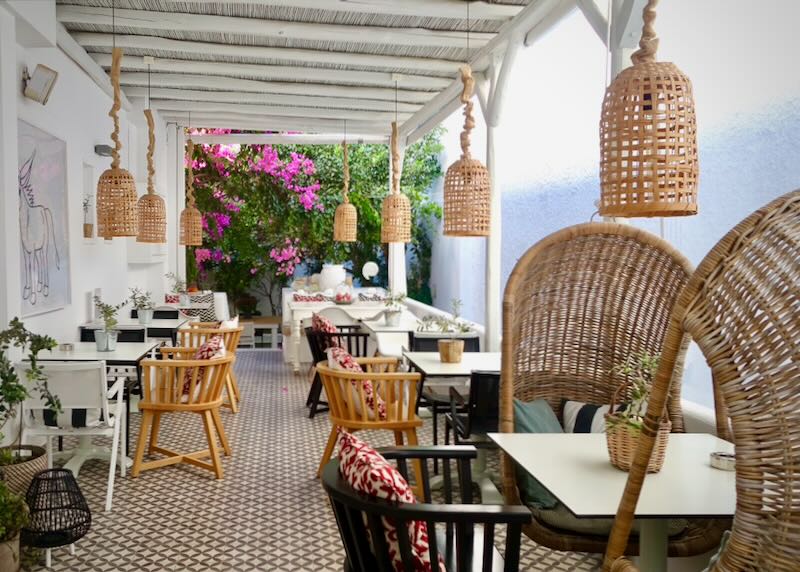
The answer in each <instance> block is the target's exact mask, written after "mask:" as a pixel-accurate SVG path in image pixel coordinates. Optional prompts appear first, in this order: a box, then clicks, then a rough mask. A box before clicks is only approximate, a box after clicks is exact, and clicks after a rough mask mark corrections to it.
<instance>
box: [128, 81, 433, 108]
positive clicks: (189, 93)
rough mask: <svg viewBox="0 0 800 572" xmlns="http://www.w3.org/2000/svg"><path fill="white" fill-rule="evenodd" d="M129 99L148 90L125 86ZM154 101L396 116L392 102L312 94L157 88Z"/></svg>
mask: <svg viewBox="0 0 800 572" xmlns="http://www.w3.org/2000/svg"><path fill="white" fill-rule="evenodd" d="M125 93H126V94H127V95H128V97H141V98H146V97H148V88H146V87H126V88H125ZM149 95H150V97H152V98H154V99H171V100H181V101H216V102H218V103H245V104H260V105H287V106H293V107H303V106H308V107H314V108H320V107H321V108H326V109H343V110H354V111H391V112H392V113H394V102H393V101H377V100H373V99H353V98H339V97H316V96H309V95H277V94H273V93H241V92H238V91H203V90H199V89H172V88H161V87H154V88H152V89H150V90H149ZM419 108H420V106H419V105H414V104H411V103H398V104H397V109H398V111H400V112H401V113H411V112H414V111H416V110H417V109H419Z"/></svg>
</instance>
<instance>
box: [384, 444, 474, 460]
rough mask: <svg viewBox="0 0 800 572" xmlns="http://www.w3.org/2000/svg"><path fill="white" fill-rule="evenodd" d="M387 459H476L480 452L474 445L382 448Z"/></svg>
mask: <svg viewBox="0 0 800 572" xmlns="http://www.w3.org/2000/svg"><path fill="white" fill-rule="evenodd" d="M378 452H379V453H380V454H381V455H383V457H384V458H386V459H455V460H458V459H474V458H476V457H477V456H478V451H477V449H475V447H473V446H472V445H446V446H445V445H440V446H436V447H425V446H423V447H381V448H380V449H378Z"/></svg>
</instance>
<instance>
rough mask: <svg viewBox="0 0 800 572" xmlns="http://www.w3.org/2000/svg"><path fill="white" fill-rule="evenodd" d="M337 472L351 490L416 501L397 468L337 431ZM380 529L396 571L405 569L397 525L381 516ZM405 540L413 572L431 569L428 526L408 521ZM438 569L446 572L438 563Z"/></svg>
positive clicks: (401, 501)
mask: <svg viewBox="0 0 800 572" xmlns="http://www.w3.org/2000/svg"><path fill="white" fill-rule="evenodd" d="M339 471H340V472H341V473H342V476H343V477H344V479H345V480H346V481H347V483H348V484H349V485H350V486H351V487H353V489H354V490H356V491H358V492H361V493H365V494H367V495H370V496H373V497H377V498H380V499H386V500H389V501H393V502H397V503H415V502H417V500H416V499H415V498H414V492H413V491H412V490H411V487H410V486H409V484H408V482H407V481H406V480H405V479H404V478H403V475H401V474H400V471H398V470H397V469H396V468H394V467H393V466H392V465H391V464H389V462H388V461H387V460H386V459H384V458H383V456H382V455H381V454H380V453H378V452H377V451H375V450H374V449H373V448H372V447H370V446H369V445H367V444H366V443H364V441H362V440H361V439H359V438H358V437H355V436H354V435H351V434H350V433H347V432H346V431H343V430H341V429H340V430H339ZM382 521H383V531H384V536H385V537H386V544H387V545H388V546H389V557H390V558H391V559H392V565H393V566H394V569H395V570H397V571H398V572H402V570H404V567H403V561H402V559H401V556H400V544H399V542H398V540H397V525H396V523H395V520H394V519H392V518H386V517H384V518H383V519H382ZM408 539H409V544H410V545H411V556H412V558H413V568H414V570H415V571H424V572H431V571H432V567H431V554H430V546H429V544H428V527H427V525H426V524H425V523H424V522H422V521H412V522H409V523H408ZM438 570H440V571H442V572H446V570H445V567H444V565H443V563H442V562H441V561H440V562H439V567H438Z"/></svg>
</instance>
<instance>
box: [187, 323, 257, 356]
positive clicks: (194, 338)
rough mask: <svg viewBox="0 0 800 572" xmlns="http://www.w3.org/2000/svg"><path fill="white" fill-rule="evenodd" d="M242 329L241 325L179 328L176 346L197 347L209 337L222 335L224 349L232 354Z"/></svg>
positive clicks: (237, 344) (234, 351)
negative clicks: (232, 326)
mask: <svg viewBox="0 0 800 572" xmlns="http://www.w3.org/2000/svg"><path fill="white" fill-rule="evenodd" d="M243 330H244V328H242V327H241V326H239V327H237V328H218V327H216V328H210V327H209V328H204V327H194V326H190V327H188V328H180V329H179V330H178V346H180V347H183V348H199V347H200V346H201V345H203V344H204V343H205V342H206V340H208V339H209V338H212V337H214V336H222V342H223V343H224V344H225V351H226V352H229V353H230V354H231V355H233V354H235V353H236V348H237V347H238V346H239V338H240V337H241V335H242V331H243Z"/></svg>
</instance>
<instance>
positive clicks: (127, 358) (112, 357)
mask: <svg viewBox="0 0 800 572" xmlns="http://www.w3.org/2000/svg"><path fill="white" fill-rule="evenodd" d="M72 345H73V347H74V349H73V350H72V351H63V350H61V349H59V348H54V349H52V350H50V351H43V352H40V353H39V358H38V359H39V360H40V361H103V360H105V361H107V362H112V363H115V364H130V365H136V364H137V363H139V361H140V360H141V359H142V358H144V357H146V356H147V354H149V353H150V352H151V351H152V350H153V348H157V347H158V346H160V345H161V342H118V343H117V349H115V350H114V351H111V352H99V351H97V344H96V343H94V342H75V343H74V344H72Z"/></svg>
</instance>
